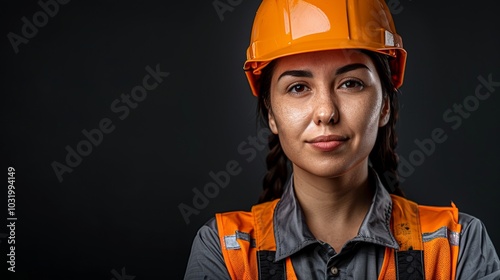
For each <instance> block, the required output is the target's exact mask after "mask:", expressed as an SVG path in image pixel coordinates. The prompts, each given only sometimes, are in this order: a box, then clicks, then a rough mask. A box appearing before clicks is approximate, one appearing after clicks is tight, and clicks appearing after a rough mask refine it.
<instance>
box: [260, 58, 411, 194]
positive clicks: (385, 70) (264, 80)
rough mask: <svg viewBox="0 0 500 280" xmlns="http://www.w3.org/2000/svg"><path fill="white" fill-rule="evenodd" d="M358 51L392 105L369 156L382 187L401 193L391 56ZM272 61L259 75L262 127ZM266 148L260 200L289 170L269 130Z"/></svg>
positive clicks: (277, 187)
mask: <svg viewBox="0 0 500 280" xmlns="http://www.w3.org/2000/svg"><path fill="white" fill-rule="evenodd" d="M361 51H362V52H363V53H365V54H367V55H368V56H369V57H370V58H371V59H372V61H373V62H374V64H375V67H376V69H377V72H378V73H379V77H380V81H381V85H382V91H383V94H384V98H389V101H390V106H391V110H390V118H389V121H388V122H387V124H386V125H385V126H383V127H380V128H379V131H378V135H377V139H376V141H375V145H374V147H373V149H372V151H371V152H370V155H369V160H370V163H371V165H372V167H373V169H374V170H375V171H376V172H377V174H378V175H379V177H380V180H381V181H382V183H383V184H384V186H385V188H386V189H387V190H388V191H389V192H390V193H393V194H397V195H400V196H404V194H403V192H402V190H401V188H400V186H399V175H398V172H397V169H398V155H397V153H396V151H395V150H396V147H397V144H398V137H397V134H396V122H397V120H398V115H399V101H398V94H399V90H398V89H396V88H395V87H394V85H393V82H392V79H391V70H390V59H392V58H391V57H389V56H387V55H384V54H381V53H377V52H371V51H364V50H361ZM275 64H276V62H275V60H274V61H271V62H270V63H269V64H268V65H267V66H266V67H264V69H262V74H261V76H260V86H259V96H258V103H257V112H258V119H259V120H260V122H261V123H262V124H263V125H264V126H265V127H269V120H268V112H269V108H270V87H271V77H272V74H273V71H274V67H275ZM268 148H269V153H268V155H267V157H266V165H267V173H266V174H265V176H264V179H263V190H262V193H261V194H260V197H259V200H258V202H259V203H261V202H265V201H270V200H273V199H276V198H280V197H281V195H282V194H283V188H284V186H285V184H286V182H287V181H288V179H289V176H290V172H291V169H290V161H289V159H288V158H287V156H286V155H285V153H284V152H283V149H282V148H281V144H280V141H279V136H278V135H276V134H271V135H270V136H269V139H268Z"/></svg>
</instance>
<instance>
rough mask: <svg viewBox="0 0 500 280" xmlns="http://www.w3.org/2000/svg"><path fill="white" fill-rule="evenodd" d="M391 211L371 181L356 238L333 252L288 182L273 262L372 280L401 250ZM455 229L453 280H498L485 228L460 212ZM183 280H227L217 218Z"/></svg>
mask: <svg viewBox="0 0 500 280" xmlns="http://www.w3.org/2000/svg"><path fill="white" fill-rule="evenodd" d="M391 207H392V201H391V197H390V195H389V193H388V192H387V191H386V190H385V188H384V186H382V183H381V182H380V180H379V179H378V178H377V177H376V175H375V195H374V196H373V200H372V204H371V206H370V210H369V211H368V213H367V215H366V217H365V219H364V221H363V223H362V224H361V227H360V229H359V232H358V235H357V236H356V237H354V238H353V239H351V240H350V241H348V242H347V243H346V244H345V245H344V247H343V248H342V249H341V250H340V252H336V251H335V250H334V249H333V248H332V247H331V246H330V245H328V244H327V243H324V242H321V241H320V240H317V239H316V238H315V237H314V236H313V235H312V233H311V232H310V230H309V229H308V227H307V224H306V223H305V220H304V216H303V212H302V210H301V208H300V205H299V203H298V202H297V200H296V198H295V195H294V191H293V180H292V179H290V180H289V182H288V184H287V186H286V187H285V191H284V193H283V195H282V197H281V199H280V201H279V202H278V204H277V205H276V209H275V212H274V233H275V239H276V256H275V259H276V260H281V259H285V258H287V257H291V259H292V263H293V267H294V270H295V273H296V275H297V277H298V279H308V280H309V279H363V280H365V279H366V280H369V279H375V280H376V279H377V278H378V275H379V272H380V269H381V266H382V262H383V260H384V253H385V248H386V247H390V248H395V249H398V248H399V245H398V243H397V242H396V240H395V238H394V236H393V234H392V233H391V230H390V225H389V222H390V218H391ZM459 223H460V224H461V225H462V232H461V233H460V252H459V259H458V266H457V278H456V279H481V280H486V279H500V261H499V259H498V254H497V252H496V250H495V248H494V246H493V243H492V242H491V239H490V238H489V236H488V233H487V231H486V228H485V226H484V225H483V223H482V222H481V221H480V220H479V219H477V218H475V217H473V216H471V215H468V214H465V213H462V212H461V213H460V214H459ZM184 279H185V280H192V279H217V280H222V279H230V276H229V273H228V271H227V269H226V266H225V262H224V258H223V256H222V252H221V245H220V242H219V237H218V233H217V224H216V221H215V218H212V219H210V220H209V221H208V222H207V223H206V224H205V225H203V226H202V227H201V228H200V229H199V230H198V233H197V235H196V236H195V238H194V240H193V244H192V248H191V254H190V257H189V260H188V264H187V269H186V273H185V276H184Z"/></svg>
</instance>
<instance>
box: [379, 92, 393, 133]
mask: <svg viewBox="0 0 500 280" xmlns="http://www.w3.org/2000/svg"><path fill="white" fill-rule="evenodd" d="M390 103H391V102H390V99H389V97H388V96H387V95H386V96H385V97H384V100H383V101H382V110H380V119H379V122H378V126H379V127H382V126H384V125H386V124H387V123H388V122H389V119H390V118H391V104H390Z"/></svg>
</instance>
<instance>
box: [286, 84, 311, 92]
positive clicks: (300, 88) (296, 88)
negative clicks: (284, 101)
mask: <svg viewBox="0 0 500 280" xmlns="http://www.w3.org/2000/svg"><path fill="white" fill-rule="evenodd" d="M307 89H308V88H307V87H306V86H305V85H302V84H296V85H293V86H291V87H289V88H288V92H292V93H302V92H304V91H306V90H307Z"/></svg>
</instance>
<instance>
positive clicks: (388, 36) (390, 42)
mask: <svg viewBox="0 0 500 280" xmlns="http://www.w3.org/2000/svg"><path fill="white" fill-rule="evenodd" d="M384 37H385V45H386V46H390V47H394V35H393V34H392V33H391V32H389V31H387V30H385V36H384Z"/></svg>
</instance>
